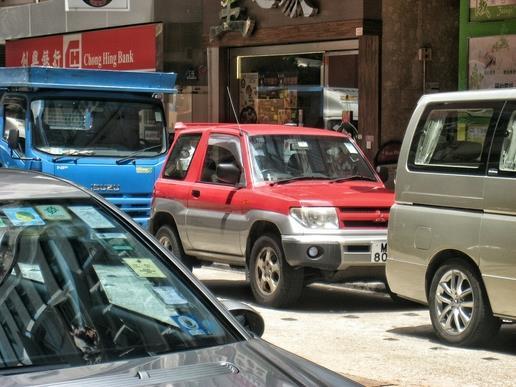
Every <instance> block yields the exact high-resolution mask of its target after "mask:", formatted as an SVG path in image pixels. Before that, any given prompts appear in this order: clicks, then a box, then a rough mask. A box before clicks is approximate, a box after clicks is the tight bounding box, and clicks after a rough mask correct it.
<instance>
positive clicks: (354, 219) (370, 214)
mask: <svg viewBox="0 0 516 387" xmlns="http://www.w3.org/2000/svg"><path fill="white" fill-rule="evenodd" d="M389 210H390V208H389V207H341V208H339V224H340V227H341V228H348V227H353V228H387V226H388V223H389Z"/></svg>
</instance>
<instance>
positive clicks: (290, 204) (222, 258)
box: [150, 124, 394, 307]
mask: <svg viewBox="0 0 516 387" xmlns="http://www.w3.org/2000/svg"><path fill="white" fill-rule="evenodd" d="M393 200H394V197H393V193H392V192H391V191H389V190H387V189H386V188H385V186H384V184H383V183H382V181H381V180H380V179H379V177H378V175H377V174H376V173H375V171H374V170H373V168H372V167H371V165H370V164H369V162H368V161H367V160H366V158H365V157H364V155H363V153H362V152H361V150H360V149H359V148H358V147H357V145H356V144H355V143H354V142H353V140H351V139H350V138H349V137H348V136H346V135H344V134H341V133H336V132H332V131H328V130H320V129H308V128H297V127H296V128H292V127H287V126H276V125H242V126H241V127H238V126H236V125H230V124H228V125H214V126H207V127H192V128H188V129H183V130H181V131H179V132H178V134H176V138H175V141H174V144H173V146H172V149H171V151H170V154H169V157H168V160H167V162H166V164H165V166H164V168H163V171H162V173H161V176H160V178H159V179H158V180H157V182H156V186H155V190H154V199H153V205H152V213H151V221H150V231H151V232H152V233H153V234H154V235H155V236H156V238H157V239H158V240H159V242H160V243H161V244H162V245H164V246H165V247H167V248H168V249H169V250H171V251H172V252H173V254H174V255H176V256H177V257H179V258H180V259H181V260H182V261H183V262H184V263H185V264H186V265H187V266H189V267H190V268H192V267H193V266H195V265H199V264H202V263H203V262H221V263H227V264H229V265H231V266H241V267H245V268H246V269H247V271H246V272H247V274H248V278H249V280H250V283H251V288H252V291H253V294H254V296H255V298H256V300H257V301H258V302H259V303H261V304H264V305H269V306H274V307H281V306H287V305H289V304H292V303H293V302H295V301H296V300H297V299H298V297H299V296H300V294H301V291H302V288H303V286H304V285H306V284H307V283H311V282H315V281H325V282H344V281H351V280H364V279H367V280H371V279H378V280H382V281H384V280H385V267H384V266H385V261H386V259H387V222H388V219H389V209H390V207H391V205H392V204H393Z"/></svg>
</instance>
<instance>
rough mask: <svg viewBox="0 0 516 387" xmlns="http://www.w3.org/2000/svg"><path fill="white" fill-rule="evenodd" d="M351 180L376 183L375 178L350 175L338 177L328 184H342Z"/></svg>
mask: <svg viewBox="0 0 516 387" xmlns="http://www.w3.org/2000/svg"><path fill="white" fill-rule="evenodd" d="M351 180H366V181H377V180H376V179H375V178H373V177H371V176H364V175H351V176H347V177H339V178H337V179H333V180H332V181H330V183H342V182H344V181H351Z"/></svg>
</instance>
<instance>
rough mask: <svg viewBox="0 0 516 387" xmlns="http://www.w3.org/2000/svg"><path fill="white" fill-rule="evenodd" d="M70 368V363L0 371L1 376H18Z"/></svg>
mask: <svg viewBox="0 0 516 387" xmlns="http://www.w3.org/2000/svg"><path fill="white" fill-rule="evenodd" d="M70 367H71V364H69V363H50V364H36V365H23V366H13V367H4V368H1V369H0V375H1V376H8V375H17V374H24V373H32V372H43V371H50V370H58V369H62V368H70Z"/></svg>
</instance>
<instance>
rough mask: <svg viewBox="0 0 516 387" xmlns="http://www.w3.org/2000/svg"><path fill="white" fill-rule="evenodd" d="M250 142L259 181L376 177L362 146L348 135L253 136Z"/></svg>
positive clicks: (255, 178)
mask: <svg viewBox="0 0 516 387" xmlns="http://www.w3.org/2000/svg"><path fill="white" fill-rule="evenodd" d="M249 143H250V153H251V164H252V166H253V167H252V169H253V175H254V180H255V181H256V182H264V181H270V182H275V181H280V180H290V179H300V178H314V179H345V178H349V177H353V176H360V177H362V178H363V179H364V180H376V178H375V175H374V173H373V171H372V170H371V168H370V167H369V165H368V164H367V162H366V161H365V160H364V159H363V157H362V155H361V154H360V152H359V151H358V149H357V148H356V147H355V145H354V144H353V143H352V142H351V141H349V140H348V139H347V138H344V137H316V136H302V135H301V136H300V135H267V136H251V137H250V138H249Z"/></svg>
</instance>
